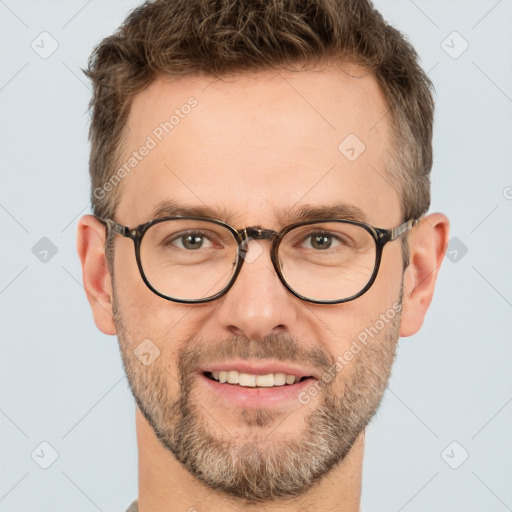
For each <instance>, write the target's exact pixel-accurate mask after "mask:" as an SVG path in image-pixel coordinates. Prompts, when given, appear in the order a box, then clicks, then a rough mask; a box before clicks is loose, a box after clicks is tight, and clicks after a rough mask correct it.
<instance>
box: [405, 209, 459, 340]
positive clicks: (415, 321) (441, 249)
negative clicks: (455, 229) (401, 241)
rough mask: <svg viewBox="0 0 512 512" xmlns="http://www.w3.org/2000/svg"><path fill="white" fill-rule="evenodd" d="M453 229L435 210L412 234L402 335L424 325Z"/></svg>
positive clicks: (406, 334) (406, 275)
mask: <svg viewBox="0 0 512 512" xmlns="http://www.w3.org/2000/svg"><path fill="white" fill-rule="evenodd" d="M449 229H450V223H449V220H448V218H447V217H446V216H445V215H443V214H442V213H432V214H430V215H427V216H425V217H423V218H422V219H421V222H420V224H419V225H418V226H416V227H415V228H414V230H413V231H411V232H410V233H409V249H410V259H409V266H408V267H407V269H406V271H405V275H404V295H403V302H402V317H401V324H400V336H401V337H406V336H411V335H413V334H415V333H416V332H418V331H419V329H420V328H421V326H422V325H423V320H424V319H425V315H426V313H427V310H428V308H429V306H430V303H431V302H432V297H433V295H434V289H435V284H436V280H437V276H438V274H439V270H440V268H441V264H442V262H443V259H444V255H445V253H446V249H447V247H448V235H449Z"/></svg>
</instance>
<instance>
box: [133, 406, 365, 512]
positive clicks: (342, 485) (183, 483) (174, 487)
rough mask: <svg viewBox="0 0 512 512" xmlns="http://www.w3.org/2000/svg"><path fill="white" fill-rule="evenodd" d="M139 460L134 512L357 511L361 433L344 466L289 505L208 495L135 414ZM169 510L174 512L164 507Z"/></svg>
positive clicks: (207, 489) (139, 413) (338, 467)
mask: <svg viewBox="0 0 512 512" xmlns="http://www.w3.org/2000/svg"><path fill="white" fill-rule="evenodd" d="M136 429H137V446H138V456H139V497H138V505H139V512H170V511H171V510H172V511H179V510H186V511H195V512H214V511H215V512H216V511H218V510H222V511H223V512H242V511H244V512H258V511H262V510H265V512H277V511H279V512H288V511H290V512H291V511H297V510H302V508H303V507H304V508H305V507H306V506H307V510H308V511H309V512H320V511H322V512H358V511H359V505H360V500H361V480H362V466H363V451H364V431H363V432H362V433H361V434H360V435H359V437H358V438H357V440H356V442H355V443H354V445H353V446H352V448H351V450H350V452H349V453H348V455H347V456H346V458H345V460H344V461H343V463H341V464H339V465H338V466H337V467H335V468H334V469H333V470H332V471H331V472H330V473H329V474H328V475H326V476H325V477H324V478H323V479H321V480H320V481H319V482H318V483H317V484H316V485H315V486H313V487H312V488H311V489H310V490H309V491H308V492H307V493H306V494H304V495H303V496H301V497H300V498H297V499H295V500H293V501H288V502H280V503H276V502H269V503H264V504H261V505H254V506H247V505H246V504H244V503H237V502H234V501H233V500H232V499H231V498H229V497H227V496H225V495H224V494H221V493H219V492H216V491H212V490H211V489H210V488H208V487H206V486H205V485H204V484H202V483H201V482H200V481H198V480H197V479H196V478H195V477H194V476H193V475H192V474H190V473H189V472H188V471H187V470H186V469H185V468H184V467H183V466H182V465H181V463H180V462H178V461H177V460H176V459H175V457H174V455H173V454H172V453H171V452H170V451H169V450H167V449H166V448H165V447H164V446H163V445H162V444H161V443H160V441H159V440H158V439H157V437H156V435H155V433H154V431H153V429H152V428H151V426H150V425H149V424H148V423H147V421H146V419H145V418H144V417H143V415H142V414H141V412H140V411H139V409H138V408H137V409H136ZM170 506H172V507H173V508H172V509H171V508H169V507H170Z"/></svg>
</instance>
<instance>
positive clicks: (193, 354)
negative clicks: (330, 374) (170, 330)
mask: <svg viewBox="0 0 512 512" xmlns="http://www.w3.org/2000/svg"><path fill="white" fill-rule="evenodd" d="M232 359H242V360H247V359H269V360H272V361H281V362H283V363H284V362H287V363H297V364H304V365H309V366H314V367H315V368H318V370H320V371H321V372H322V373H323V372H324V371H325V370H327V369H329V368H330V367H331V366H332V364H333V363H334V359H333V358H332V357H331V356H330V355H329V354H328V353H327V352H326V351H324V350H323V349H321V348H319V347H318V346H316V347H309V346H304V344H303V343H300V342H299V341H298V339H297V338H296V337H295V336H292V335H291V334H289V333H277V334H269V335H267V336H265V337H263V338H259V339H254V338H252V339H251V338H248V337H246V336H241V335H235V336H232V337H230V338H224V339H221V340H219V341H216V342H212V341H211V340H205V339H200V338H195V339H193V340H191V341H189V342H188V343H185V344H184V345H183V346H182V347H180V349H179V350H178V357H177V363H178V367H179V368H180V370H181V371H183V372H184V373H185V374H187V373H189V372H190V371H194V370H195V369H196V368H198V367H199V366H201V365H204V364H207V363H209V362H211V361H216V362H223V361H228V360H232Z"/></svg>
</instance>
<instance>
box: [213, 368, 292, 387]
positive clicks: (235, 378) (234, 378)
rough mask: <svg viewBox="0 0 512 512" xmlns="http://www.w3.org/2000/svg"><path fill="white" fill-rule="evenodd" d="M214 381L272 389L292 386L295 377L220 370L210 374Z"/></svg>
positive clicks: (280, 374) (283, 374) (284, 374)
mask: <svg viewBox="0 0 512 512" xmlns="http://www.w3.org/2000/svg"><path fill="white" fill-rule="evenodd" d="M212 376H213V378H214V379H215V380H218V381H219V382H221V383H225V382H227V383H228V384H239V385H240V386H249V387H256V386H261V387H272V386H284V385H285V384H293V383H294V382H295V380H296V379H295V375H287V374H286V373H269V374H267V375H252V374H250V373H242V372H239V371H237V370H229V371H225V370H221V371H219V372H212Z"/></svg>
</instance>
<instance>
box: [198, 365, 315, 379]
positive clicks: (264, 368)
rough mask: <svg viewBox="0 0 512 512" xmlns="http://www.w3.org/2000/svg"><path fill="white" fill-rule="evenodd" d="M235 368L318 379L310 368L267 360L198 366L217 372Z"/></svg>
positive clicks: (244, 370) (253, 372)
mask: <svg viewBox="0 0 512 512" xmlns="http://www.w3.org/2000/svg"><path fill="white" fill-rule="evenodd" d="M230 370H237V371H239V372H241V373H249V374H252V375H267V374H269V373H285V374H286V375H294V376H295V377H296V378H297V379H300V378H302V377H314V378H315V379H319V378H320V377H319V376H318V373H317V372H316V371H315V370H314V369H312V368H300V367H297V366H293V365H291V364H287V363H281V362H278V361H267V362H262V361H260V362H248V361H242V360H240V361H229V362H224V363H217V364H215V363H212V364H208V365H206V366H204V367H203V368H200V369H199V371H200V372H219V371H230Z"/></svg>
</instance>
